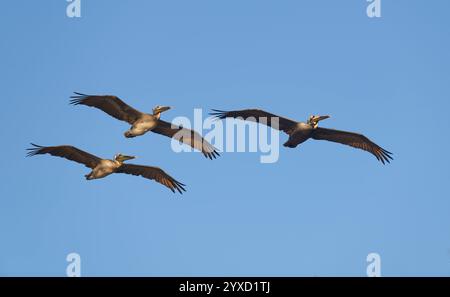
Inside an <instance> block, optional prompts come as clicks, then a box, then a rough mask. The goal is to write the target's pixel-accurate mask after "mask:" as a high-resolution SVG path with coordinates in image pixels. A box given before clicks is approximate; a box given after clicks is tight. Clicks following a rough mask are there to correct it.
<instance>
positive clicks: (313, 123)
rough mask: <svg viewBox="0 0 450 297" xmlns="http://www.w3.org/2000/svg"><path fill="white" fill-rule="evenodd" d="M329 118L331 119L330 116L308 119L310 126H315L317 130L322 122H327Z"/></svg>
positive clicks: (313, 116) (314, 116) (316, 116)
mask: <svg viewBox="0 0 450 297" xmlns="http://www.w3.org/2000/svg"><path fill="white" fill-rule="evenodd" d="M328 118H330V116H328V115H325V116H318V115H312V116H310V117H309V119H308V124H310V125H311V126H313V128H314V129H316V128H317V127H318V126H319V122H320V121H323V120H326V119H328Z"/></svg>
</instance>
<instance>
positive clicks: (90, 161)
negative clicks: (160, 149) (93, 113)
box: [27, 144, 186, 194]
mask: <svg viewBox="0 0 450 297" xmlns="http://www.w3.org/2000/svg"><path fill="white" fill-rule="evenodd" d="M31 145H32V146H33V147H32V148H29V149H27V150H28V154H27V156H28V157H31V156H35V155H44V154H49V155H52V156H55V157H61V158H65V159H67V160H71V161H74V162H77V163H80V164H84V165H85V166H86V167H88V168H91V169H92V171H91V172H90V173H89V174H87V175H85V177H86V179H87V180H92V179H99V178H104V177H106V176H108V175H110V174H113V173H126V174H131V175H137V176H142V177H144V178H147V179H150V180H154V181H156V182H158V183H160V184H162V185H164V186H166V187H167V188H169V189H170V190H171V191H172V192H174V193H175V191H178V192H179V193H180V194H183V191H186V190H185V188H184V187H185V185H184V184H182V183H180V182H179V181H177V180H175V179H174V178H173V177H171V176H170V175H168V174H167V173H165V172H164V171H163V170H162V169H161V168H158V167H150V166H141V165H133V164H125V163H124V162H125V161H127V160H131V159H134V158H135V157H132V156H125V155H122V154H117V155H116V156H114V158H113V159H111V160H108V159H101V158H99V157H97V156H94V155H91V154H89V153H87V152H85V151H82V150H80V149H78V148H76V147H74V146H70V145H61V146H48V147H44V146H40V145H36V144H31Z"/></svg>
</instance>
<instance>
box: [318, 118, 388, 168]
mask: <svg viewBox="0 0 450 297" xmlns="http://www.w3.org/2000/svg"><path fill="white" fill-rule="evenodd" d="M312 138H313V139H316V140H328V141H333V142H338V143H342V144H345V145H349V146H352V147H354V148H358V149H362V150H365V151H367V152H369V153H371V154H372V155H374V156H375V157H376V158H377V159H378V161H381V162H382V163H383V164H385V162H387V163H390V160H393V158H392V156H391V155H392V153H391V152H388V151H387V150H385V149H383V148H382V147H380V146H378V145H377V144H375V143H373V142H372V141H370V139H369V138H367V137H365V136H364V135H361V134H357V133H352V132H345V131H339V130H334V129H327V128H320V127H319V128H317V129H315V130H314V132H313V133H312Z"/></svg>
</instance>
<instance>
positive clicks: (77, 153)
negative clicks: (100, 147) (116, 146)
mask: <svg viewBox="0 0 450 297" xmlns="http://www.w3.org/2000/svg"><path fill="white" fill-rule="evenodd" d="M31 145H32V146H34V147H33V148H29V149H27V150H28V154H27V156H28V157H31V156H35V155H44V154H50V155H52V156H55V157H61V158H65V159H67V160H70V161H75V162H77V163H81V164H84V165H85V166H86V167H89V168H92V169H94V168H95V167H96V166H97V165H98V163H100V161H101V159H100V158H99V157H97V156H94V155H91V154H89V153H86V152H84V151H82V150H80V149H77V148H76V147H73V146H70V145H61V146H40V145H36V144H33V143H32V144H31Z"/></svg>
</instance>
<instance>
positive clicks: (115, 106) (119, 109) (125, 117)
mask: <svg viewBox="0 0 450 297" xmlns="http://www.w3.org/2000/svg"><path fill="white" fill-rule="evenodd" d="M75 94H76V95H75V96H71V97H70V98H72V100H70V104H73V105H86V106H90V107H95V108H98V109H100V110H103V111H104V112H106V113H107V114H109V115H110V116H112V117H114V118H116V119H118V120H120V121H125V122H128V123H130V124H133V123H134V122H135V121H136V120H138V119H139V117H141V115H142V113H141V112H140V111H137V110H136V109H134V108H133V107H131V106H129V105H128V104H126V103H125V102H123V101H122V100H120V99H119V97H116V96H110V95H100V96H97V95H94V96H92V95H85V94H81V93H76V92H75Z"/></svg>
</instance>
